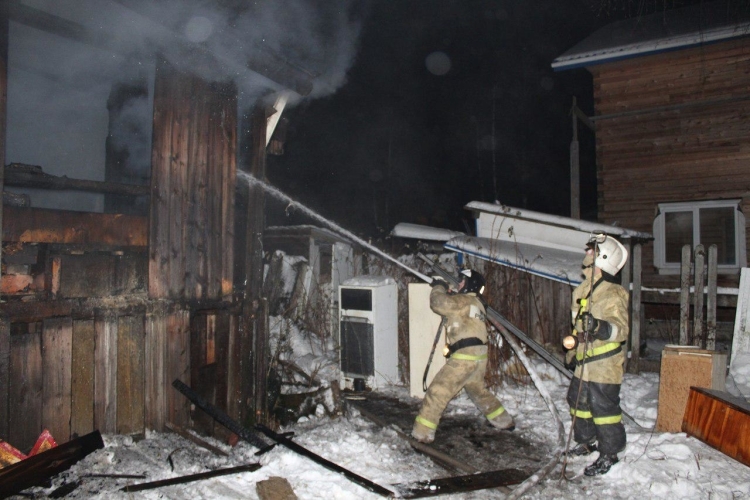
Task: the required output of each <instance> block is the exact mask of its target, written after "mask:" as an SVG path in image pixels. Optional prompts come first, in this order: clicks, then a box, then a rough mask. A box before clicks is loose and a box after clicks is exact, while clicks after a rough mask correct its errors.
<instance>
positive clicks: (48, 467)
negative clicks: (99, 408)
mask: <svg viewBox="0 0 750 500" xmlns="http://www.w3.org/2000/svg"><path fill="white" fill-rule="evenodd" d="M101 448H104V441H102V436H101V434H99V431H94V432H92V433H90V434H86V435H85V436H83V437H80V438H78V439H74V440H72V441H68V442H67V443H64V444H61V445H59V446H56V447H55V448H52V449H49V450H47V451H44V452H42V453H39V454H38V455H34V456H31V457H29V458H26V459H24V460H22V461H20V462H18V463H15V464H13V465H10V466H8V467H5V468H4V469H0V498H5V497H7V496H10V495H15V494H16V493H19V492H21V491H23V490H25V489H26V488H31V487H32V486H37V485H40V484H43V483H45V482H46V481H47V480H49V479H50V478H52V477H53V476H55V475H57V474H59V473H60V472H62V471H64V470H67V469H69V468H70V467H71V466H72V465H73V464H75V463H76V462H78V461H79V460H81V459H82V458H84V457H86V456H87V455H89V454H91V453H93V452H94V451H96V450H98V449H101Z"/></svg>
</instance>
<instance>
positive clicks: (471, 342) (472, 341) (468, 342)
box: [443, 337, 487, 359]
mask: <svg viewBox="0 0 750 500" xmlns="http://www.w3.org/2000/svg"><path fill="white" fill-rule="evenodd" d="M475 345H487V343H485V342H482V341H481V340H480V339H478V338H476V337H469V338H466V339H461V340H457V341H456V342H454V343H452V344H445V347H444V348H443V356H445V357H446V358H450V357H451V356H453V354H454V353H455V352H456V351H458V350H459V349H463V348H464V347H472V346H475ZM486 357H487V355H486V354H482V355H480V356H470V358H471V359H484V358H486ZM462 359H469V357H468V356H467V357H463V356H462Z"/></svg>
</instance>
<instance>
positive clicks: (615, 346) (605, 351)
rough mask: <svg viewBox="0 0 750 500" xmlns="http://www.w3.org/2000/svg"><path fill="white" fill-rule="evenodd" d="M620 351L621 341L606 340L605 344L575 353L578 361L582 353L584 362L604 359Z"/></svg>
mask: <svg viewBox="0 0 750 500" xmlns="http://www.w3.org/2000/svg"><path fill="white" fill-rule="evenodd" d="M621 352H622V343H620V342H607V343H606V344H604V345H602V346H599V347H595V348H593V349H589V350H588V351H586V352H585V353H582V352H578V353H576V359H577V360H578V362H579V363H580V362H581V361H583V358H584V355H585V357H586V363H591V362H592V361H599V360H600V359H606V358H610V357H612V356H614V355H615V354H619V353H621Z"/></svg>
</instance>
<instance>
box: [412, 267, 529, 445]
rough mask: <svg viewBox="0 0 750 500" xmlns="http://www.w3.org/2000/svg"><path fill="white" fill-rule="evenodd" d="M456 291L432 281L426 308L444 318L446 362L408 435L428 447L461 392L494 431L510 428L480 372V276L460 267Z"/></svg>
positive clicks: (483, 337)
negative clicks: (445, 412)
mask: <svg viewBox="0 0 750 500" xmlns="http://www.w3.org/2000/svg"><path fill="white" fill-rule="evenodd" d="M459 280H460V283H459V285H458V290H457V291H456V292H452V291H449V289H448V284H447V283H446V282H445V281H443V280H442V279H439V278H435V279H433V280H432V283H431V285H432V291H431V292H430V308H431V309H432V310H433V311H434V312H435V313H437V314H439V315H441V316H442V317H443V319H444V323H443V324H444V325H445V329H446V330H445V335H446V342H447V343H446V349H445V351H444V352H443V354H444V355H445V357H447V358H448V359H447V361H446V363H445V366H443V368H441V369H440V371H439V372H438V373H437V375H435V378H434V379H433V380H432V383H430V387H429V388H428V389H427V393H426V394H425V397H424V401H423V402H422V409H421V410H420V411H419V415H417V418H416V420H415V422H414V428H413V430H412V437H414V439H416V440H418V441H420V442H423V443H431V442H432V441H433V440H434V439H435V430H436V429H437V427H438V424H439V423H440V416H441V415H442V414H443V411H444V410H445V407H446V406H448V403H449V402H450V401H451V400H452V399H453V398H454V397H455V396H456V395H457V394H458V393H459V392H460V391H461V389H466V392H467V393H468V395H469V397H470V398H471V400H472V402H473V403H474V404H475V405H476V406H477V407H478V408H479V409H480V410H481V411H482V413H483V414H484V415H485V416H486V417H487V420H488V421H489V423H490V424H492V425H493V426H494V427H497V428H499V429H507V430H513V428H515V424H514V422H513V417H511V416H510V414H508V412H507V411H506V410H505V408H504V407H503V405H502V404H500V401H498V400H497V398H496V397H495V396H494V395H493V394H492V393H491V392H490V391H489V390H488V389H487V387H486V386H485V383H484V372H485V370H486V369H487V325H486V323H485V321H486V311H485V306H484V303H483V302H482V300H480V296H481V295H482V293H484V277H483V276H482V275H481V274H479V273H478V272H476V271H473V270H471V269H465V270H463V271H461V274H460V275H459Z"/></svg>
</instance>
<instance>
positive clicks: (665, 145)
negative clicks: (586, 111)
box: [591, 38, 750, 288]
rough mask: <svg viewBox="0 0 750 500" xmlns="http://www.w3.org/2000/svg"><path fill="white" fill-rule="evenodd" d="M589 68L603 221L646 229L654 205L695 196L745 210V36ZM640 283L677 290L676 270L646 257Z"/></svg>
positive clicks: (748, 100)
mask: <svg viewBox="0 0 750 500" xmlns="http://www.w3.org/2000/svg"><path fill="white" fill-rule="evenodd" d="M591 71H592V73H593V76H594V98H595V106H596V114H597V117H595V119H596V151H597V165H598V172H597V176H598V183H599V184H598V196H599V218H600V220H601V221H602V222H605V223H607V224H615V223H617V224H619V225H620V226H624V227H628V228H631V229H635V230H638V231H644V232H651V231H652V224H653V221H654V217H655V215H656V212H655V211H656V205H657V203H664V202H677V201H693V200H715V199H728V198H741V199H742V200H743V202H742V208H743V211H744V212H745V213H746V214H747V213H749V212H748V209H749V208H750V198H749V197H748V194H747V193H748V192H750V170H748V168H747V162H748V159H749V158H750V121H748V120H747V117H748V115H750V39H748V38H740V39H736V40H731V41H726V42H721V43H714V44H709V45H704V46H701V47H696V48H691V49H686V50H679V51H670V52H665V53H661V54H657V55H651V56H646V57H638V58H632V59H627V60H624V61H617V62H612V63H608V64H604V65H601V66H595V67H593V68H591ZM749 220H750V219H749ZM746 234H747V237H748V238H750V231H748V232H747V233H746ZM749 248H750V247H749ZM653 252H654V248H653V244H647V245H644V246H643V261H644V263H652V262H653ZM738 279H739V278H738V276H737V277H725V278H724V283H722V284H723V285H725V286H737V281H738ZM643 284H644V286H647V287H669V288H674V287H678V286H679V276H659V275H657V274H656V272H655V270H654V268H653V267H652V266H651V265H644V267H643Z"/></svg>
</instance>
